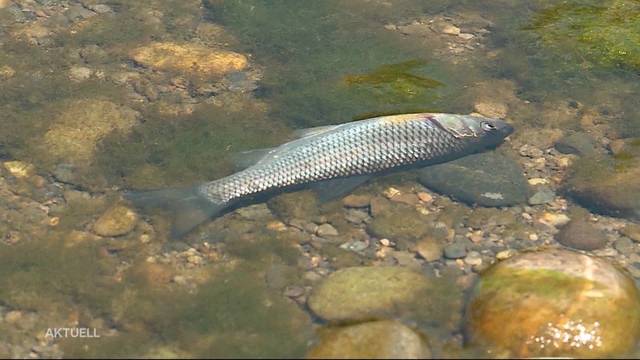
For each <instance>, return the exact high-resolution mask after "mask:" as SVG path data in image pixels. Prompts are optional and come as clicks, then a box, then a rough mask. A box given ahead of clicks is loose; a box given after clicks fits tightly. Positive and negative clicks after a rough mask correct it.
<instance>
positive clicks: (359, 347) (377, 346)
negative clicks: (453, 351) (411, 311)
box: [307, 320, 431, 359]
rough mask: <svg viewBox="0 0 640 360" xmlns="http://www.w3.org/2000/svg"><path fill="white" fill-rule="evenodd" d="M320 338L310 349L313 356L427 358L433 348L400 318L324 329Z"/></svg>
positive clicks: (323, 357)
mask: <svg viewBox="0 0 640 360" xmlns="http://www.w3.org/2000/svg"><path fill="white" fill-rule="evenodd" d="M320 338H321V340H320V342H319V343H318V344H317V345H316V346H314V347H313V348H312V349H311V350H310V351H309V352H308V353H307V357H308V358H313V359H316V358H318V359H425V358H430V357H431V350H430V349H429V346H428V345H427V343H426V341H425V338H424V337H423V336H421V335H419V334H418V333H416V332H415V331H413V330H412V329H410V328H409V327H407V326H405V325H403V324H402V323H400V322H398V321H393V320H382V321H372V322H366V323H362V324H358V325H351V326H345V327H335V328H334V327H330V328H326V329H322V330H321V333H320Z"/></svg>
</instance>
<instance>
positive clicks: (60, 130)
mask: <svg viewBox="0 0 640 360" xmlns="http://www.w3.org/2000/svg"><path fill="white" fill-rule="evenodd" d="M138 115H139V114H138V112H136V111H134V110H132V109H130V108H128V107H124V106H120V105H117V104H114V103H112V102H110V101H106V100H99V99H91V100H77V101H73V102H71V103H70V104H69V106H68V107H66V108H65V109H63V111H62V113H61V114H60V115H59V116H58V117H57V118H56V119H55V120H54V122H53V124H52V125H51V127H50V128H49V130H48V131H47V132H46V134H45V135H44V141H43V146H44V147H43V149H42V150H43V152H45V153H46V154H47V156H49V157H52V158H53V159H54V160H58V161H65V162H68V163H72V164H85V163H87V162H89V161H91V160H92V159H93V158H94V155H95V152H96V146H97V144H98V143H99V142H100V141H101V140H102V139H104V138H105V137H106V136H107V135H109V134H110V133H111V132H113V131H122V132H125V133H126V132H128V131H130V130H131V129H132V128H133V127H134V126H135V125H136V124H138Z"/></svg>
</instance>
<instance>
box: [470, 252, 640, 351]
mask: <svg viewBox="0 0 640 360" xmlns="http://www.w3.org/2000/svg"><path fill="white" fill-rule="evenodd" d="M465 330H466V333H467V336H468V340H469V341H470V342H471V343H474V344H476V345H480V346H482V347H484V349H486V351H487V352H488V353H489V354H490V355H491V356H500V357H546V356H553V357H555V356H568V357H577V358H582V357H612V356H621V355H624V354H626V353H628V352H629V351H631V350H632V349H633V348H634V346H635V344H636V341H637V338H638V336H639V335H640V294H639V292H638V289H637V288H636V286H635V284H634V281H633V280H632V279H631V278H630V277H628V276H627V275H626V274H624V273H623V272H621V271H620V270H619V269H618V268H616V267H615V266H613V265H612V264H610V263H608V262H607V261H605V260H603V259H600V258H596V257H592V256H588V255H583V254H579V253H575V252H572V251H568V250H560V249H551V250H545V251H541V252H531V253H525V254H522V255H520V256H516V257H513V258H510V259H508V260H505V261H503V262H500V263H498V264H497V265H494V266H493V267H491V268H490V269H488V270H487V271H486V272H485V273H484V274H483V275H482V276H481V277H480V279H479V281H478V283H477V284H476V286H475V287H474V290H473V294H472V296H471V298H470V300H469V302H468V305H467V310H466V324H465Z"/></svg>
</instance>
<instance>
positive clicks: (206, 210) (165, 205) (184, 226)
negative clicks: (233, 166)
mask: <svg viewBox="0 0 640 360" xmlns="http://www.w3.org/2000/svg"><path fill="white" fill-rule="evenodd" d="M124 197H125V198H126V199H127V200H129V201H131V202H132V203H133V204H134V205H135V206H136V207H138V208H140V209H142V210H150V209H162V210H165V211H167V212H169V213H170V214H171V217H172V227H171V238H173V239H178V238H180V237H182V236H183V235H185V234H186V233H188V232H189V231H191V230H192V229H194V228H195V227H196V226H198V225H200V224H201V223H203V222H205V221H207V220H209V219H211V218H213V217H215V216H217V215H219V214H220V213H222V212H223V211H224V210H225V209H226V208H227V207H228V206H229V205H230V204H229V203H227V202H216V201H212V200H210V199H208V198H206V197H205V196H204V195H203V194H201V193H200V191H198V187H191V188H183V189H163V190H148V191H128V192H126V193H125V194H124Z"/></svg>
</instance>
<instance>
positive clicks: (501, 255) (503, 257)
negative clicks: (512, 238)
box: [496, 249, 516, 260]
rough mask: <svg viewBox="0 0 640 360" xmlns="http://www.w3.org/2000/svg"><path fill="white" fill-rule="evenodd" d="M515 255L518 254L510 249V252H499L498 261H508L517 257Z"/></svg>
mask: <svg viewBox="0 0 640 360" xmlns="http://www.w3.org/2000/svg"><path fill="white" fill-rule="evenodd" d="M515 254H516V252H515V251H513V250H511V249H509V250H502V251H500V252H498V253H497V254H496V259H498V260H506V259H508V258H510V257H512V256H513V255H515Z"/></svg>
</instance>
